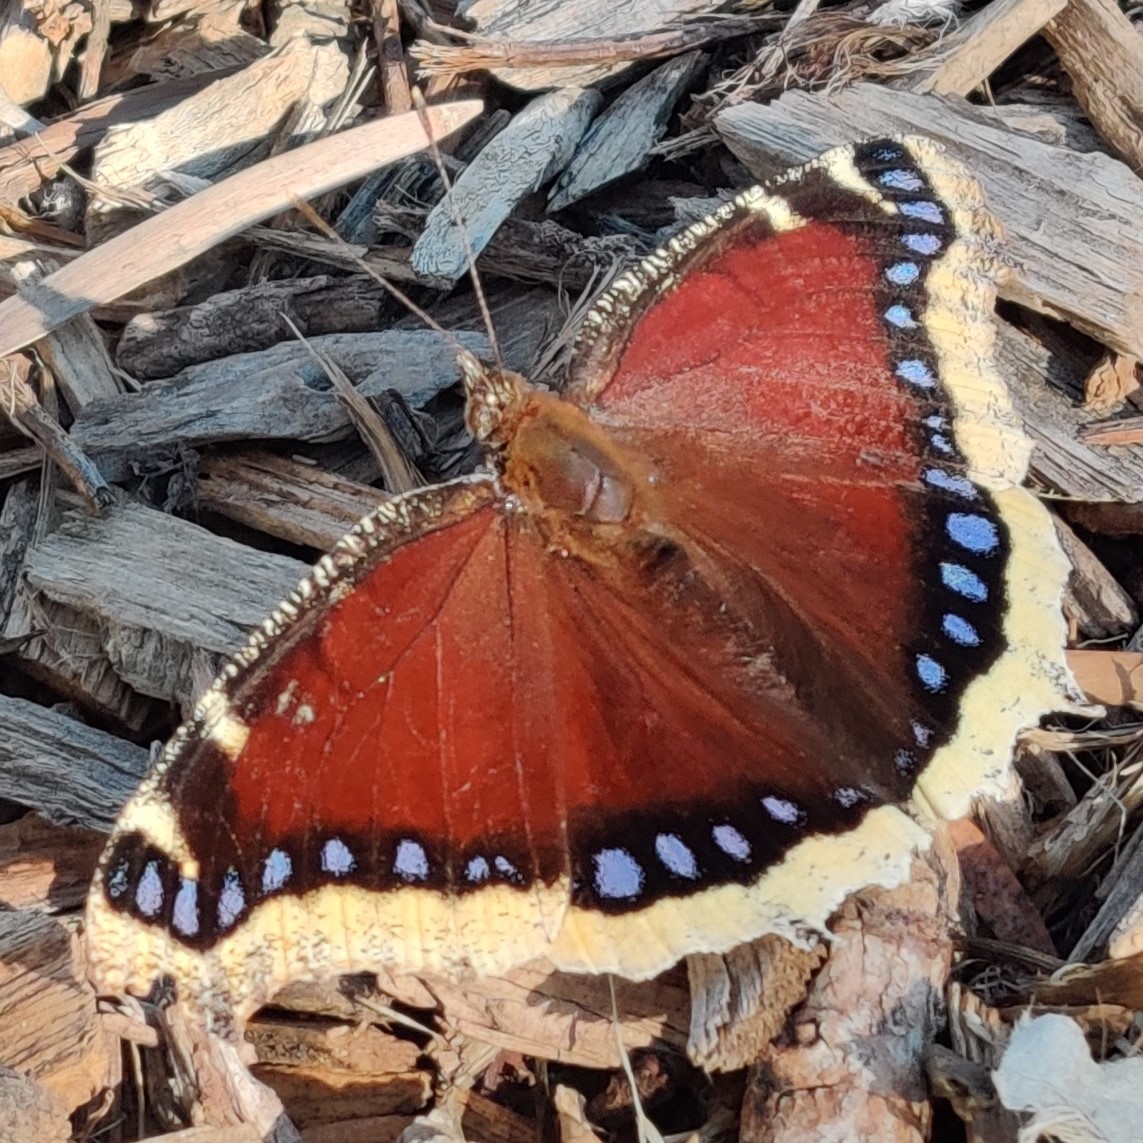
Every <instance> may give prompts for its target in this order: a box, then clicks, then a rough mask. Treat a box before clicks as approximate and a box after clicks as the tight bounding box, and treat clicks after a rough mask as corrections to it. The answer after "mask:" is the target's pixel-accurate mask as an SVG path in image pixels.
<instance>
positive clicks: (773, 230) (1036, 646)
mask: <svg viewBox="0 0 1143 1143" xmlns="http://www.w3.org/2000/svg"><path fill="white" fill-rule="evenodd" d="M997 236H998V233H997V226H996V223H995V222H994V220H993V219H992V217H991V216H990V215H989V214H988V212H987V211H986V209H985V207H984V204H983V200H982V196H981V192H980V189H979V187H978V185H977V184H976V183H975V182H974V181H973V180H972V179H971V178H970V177H969V176H968V175H967V174H966V173H965V172H964V171H963V170H962V169H961V168H960V167H959V166H958V165H957V164H956V163H955V162H953V161H952V160H951V159H949V158H948V157H947V156H946V155H945V154H944V153H943V151H942V150H941V149H940V148H939V147H937V146H936V145H935V144H933V143H930V142H928V141H925V140H922V139H904V140H897V141H880V142H874V143H869V144H865V145H860V146H857V147H850V148H842V149H838V150H834V151H830V152H828V153H827V154H825V155H823V156H822V157H821V158H820V159H818V160H817V161H816V162H814V163H811V164H810V165H809V166H807V167H805V168H803V169H801V170H798V171H795V172H793V173H791V174H789V175H787V176H785V177H784V178H782V179H780V180H778V181H777V182H775V183H773V184H771V185H770V186H768V187H765V188H755V189H753V190H749V191H746V192H745V193H743V194H742V195H740V196H739V197H738V198H737V199H735V200H734V201H733V202H731V203H728V204H727V205H726V206H724V207H722V208H721V209H719V210H718V211H717V212H716V213H715V214H714V215H712V216H711V217H710V218H709V219H707V220H706V221H704V222H701V223H698V224H697V225H695V226H692V227H691V228H690V229H689V230H687V231H685V232H683V233H682V234H680V235H679V236H678V237H677V238H674V239H673V240H672V241H671V242H670V243H669V244H668V245H667V246H666V247H665V248H664V249H662V250H659V251H657V252H656V253H655V254H653V255H651V256H650V257H649V258H647V259H646V260H644V261H643V262H642V263H641V264H639V265H638V266H637V267H636V268H635V269H633V270H632V271H630V272H629V273H627V274H626V275H624V276H623V277H622V278H620V279H619V280H618V281H617V282H616V283H615V285H614V286H613V287H612V288H611V289H610V290H609V291H608V292H607V293H606V294H605V295H604V296H603V297H602V298H601V299H600V300H599V302H598V303H597V304H596V306H595V307H594V309H593V310H592V312H591V313H590V314H589V315H588V317H587V319H586V321H585V323H584V327H583V330H582V333H581V336H580V342H579V347H578V350H577V354H576V357H575V359H574V362H573V364H572V367H571V371H570V375H569V379H568V383H567V387H566V390H565V392H564V395H563V398H562V399H560V398H557V397H555V396H553V395H551V394H548V393H544V392H540V391H537V390H535V389H531V388H529V387H528V386H527V385H526V383H525V382H524V381H523V380H522V379H520V378H518V377H516V376H514V375H511V374H508V373H504V372H500V371H496V370H492V369H487V368H484V367H481V366H479V365H478V364H477V363H476V362H475V361H473V360H465V361H463V362H462V366H463V368H464V371H465V374H466V384H467V387H468V393H469V422H470V425H471V426H472V427H473V429H474V431H475V432H476V434H477V436H478V437H479V438H480V439H481V440H482V441H483V442H484V444H485V446H486V450H487V458H488V467H489V471H488V472H485V473H481V474H479V475H477V476H474V477H470V478H466V479H462V480H455V481H452V482H451V483H448V484H445V485H442V486H440V487H437V488H430V489H426V490H420V491H416V492H413V493H411V494H409V495H406V496H402V497H400V498H398V499H396V500H394V501H391V502H390V503H387V504H385V505H384V506H382V507H381V508H379V509H378V510H377V511H376V512H374V513H373V514H372V515H370V516H368V517H366V518H365V519H364V520H362V521H361V523H360V524H358V525H357V527H355V528H354V529H353V531H352V532H350V533H349V535H348V536H346V537H345V539H343V540H342V541H341V542H340V543H339V544H338V546H337V547H336V548H335V549H334V551H333V552H332V553H331V554H330V555H328V556H326V557H325V558H323V559H322V560H321V561H320V562H319V563H318V564H317V566H316V567H315V568H314V570H313V573H312V574H311V575H310V577H309V578H307V579H306V580H304V581H303V582H302V583H301V584H300V585H299V587H298V589H297V591H296V592H295V593H294V594H293V595H291V596H290V598H289V599H287V600H285V601H284V602H283V603H281V604H280V605H279V606H278V608H277V609H276V610H275V611H274V612H273V614H272V616H271V618H270V619H268V620H267V621H266V623H265V624H264V625H263V628H262V630H261V631H258V632H256V633H255V634H254V637H253V638H252V639H251V641H250V643H249V645H248V646H247V647H246V649H245V650H243V651H241V652H240V653H239V654H238V655H237V656H236V658H235V659H234V660H233V662H231V663H230V664H229V665H228V666H227V667H226V669H225V670H224V672H223V674H222V676H221V678H219V680H218V681H217V682H216V683H215V684H214V686H213V687H212V688H211V689H210V690H209V691H208V692H207V694H206V695H205V697H204V698H203V700H202V702H201V703H200V705H199V707H198V709H197V710H196V712H195V714H194V717H193V718H192V720H191V721H190V722H189V723H187V724H186V725H184V726H182V727H181V728H180V729H179V730H178V731H177V732H176V734H175V736H174V738H173V740H172V741H171V743H170V744H169V745H168V747H167V749H166V751H165V753H164V754H163V756H162V758H161V760H160V762H159V763H158V765H157V766H156V767H155V769H154V771H153V772H152V774H151V775H150V776H149V777H148V778H147V779H146V781H145V782H144V783H143V785H142V786H141V787H140V789H139V791H138V793H137V794H136V795H135V796H134V797H133V798H132V799H131V801H130V802H129V803H128V805H127V806H126V808H125V809H124V811H123V814H122V816H121V818H120V820H119V823H118V824H117V826H116V827H115V831H114V834H113V835H112V837H111V840H110V843H109V845H108V848H107V851H106V854H105V856H104V858H103V861H102V863H101V866H100V869H99V873H98V876H97V878H96V882H95V885H94V887H93V890H92V893H91V897H90V901H89V908H88V932H89V947H90V957H91V966H92V971H93V975H94V979H95V982H96V983H97V985H98V986H99V987H100V988H101V989H103V990H105V991H110V992H117V991H123V990H130V991H145V990H147V989H148V988H149V987H150V986H151V985H152V983H153V981H154V980H155V979H156V977H158V976H159V975H161V974H164V973H169V974H172V975H173V976H174V977H175V979H176V981H177V982H178V984H179V986H180V988H181V989H182V990H183V992H184V994H186V995H187V996H188V997H189V998H190V999H191V1001H192V1002H194V1003H196V1004H198V1005H199V1006H201V1007H202V1008H203V1009H204V1010H205V1011H206V1012H207V1013H208V1015H210V1016H211V1017H212V1019H213V1020H214V1022H215V1024H216V1026H223V1027H225V1026H226V1022H227V1020H228V1018H229V1016H230V1014H231V1013H233V1014H234V1015H236V1016H237V1017H238V1018H239V1019H243V1018H245V1016H247V1015H248V1014H249V1013H250V1012H251V1011H252V1010H253V1008H254V1007H256V1006H257V1005H258V1004H259V1003H261V1002H263V1001H265V1000H266V999H268V998H269V997H270V996H271V995H272V994H273V993H274V992H276V991H277V990H278V989H279V988H280V987H281V986H282V985H284V984H285V983H286V982H288V981H291V980H297V979H300V978H312V977H316V976H325V975H331V974H334V973H338V972H346V971H353V970H361V969H376V968H381V967H388V968H393V969H396V970H399V971H409V972H428V973H448V974H452V975H456V974H461V973H466V972H475V973H495V972H501V971H503V970H505V969H507V968H509V967H510V966H512V965H515V964H518V963H521V962H524V961H527V960H530V959H533V958H537V957H546V958H547V959H548V960H549V961H550V962H552V963H553V964H555V965H556V966H558V967H560V968H563V969H568V970H574V971H586V972H599V971H605V970H606V971H613V972H616V973H619V974H622V975H624V976H628V977H635V978H639V977H647V976H649V975H652V974H654V973H656V972H659V971H660V970H662V969H664V968H666V967H667V966H669V965H671V964H672V963H674V962H675V961H677V960H678V959H679V958H680V957H682V956H684V955H685V954H687V953H691V952H695V951H707V952H718V951H722V950H725V949H727V948H729V947H731V946H732V945H734V944H737V943H740V942H742V941H745V940H748V939H750V938H753V937H756V936H758V935H759V934H761V933H764V932H782V933H790V932H793V931H795V930H796V929H797V927H798V926H801V925H808V926H821V925H822V924H823V923H824V922H825V920H826V918H827V917H828V915H829V914H830V912H831V911H832V910H833V909H835V908H836V906H837V905H838V904H839V903H840V901H841V900H842V899H843V898H844V897H845V896H846V895H847V894H848V893H850V892H852V891H853V890H855V889H857V888H860V887H862V886H865V885H869V884H895V883H897V882H899V881H900V880H901V879H902V878H903V876H904V875H905V872H906V870H907V868H908V863H909V860H910V856H911V854H912V852H913V851H914V850H915V848H916V847H917V846H919V845H922V844H923V843H924V840H925V838H926V836H927V835H926V833H925V831H924V829H923V828H922V825H923V823H924V822H925V821H926V820H931V819H932V817H933V816H954V815H960V814H962V813H963V812H965V810H966V809H967V806H968V802H969V799H970V798H971V796H972V795H973V794H974V792H977V791H979V790H981V789H984V788H987V787H989V786H990V785H995V784H996V782H997V781H998V780H999V779H1001V778H1002V777H1003V776H1004V774H1005V770H1006V767H1007V764H1008V756H1009V753H1010V750H1011V746H1012V742H1013V738H1014V736H1015V734H1016V732H1017V731H1018V730H1019V729H1021V728H1022V727H1025V726H1027V725H1029V724H1031V723H1034V722H1035V721H1036V720H1037V719H1038V718H1039V717H1040V716H1041V714H1043V713H1044V712H1046V711H1049V710H1052V709H1060V708H1062V707H1066V706H1067V705H1069V704H1068V700H1067V695H1068V693H1069V680H1068V677H1067V672H1066V669H1065V667H1064V666H1063V652H1062V644H1063V625H1062V619H1061V615H1060V609H1059V596H1060V592H1061V587H1062V583H1063V580H1064V575H1065V564H1064V561H1063V557H1062V556H1061V554H1060V552H1059V550H1058V548H1057V545H1056V542H1055V538H1054V533H1053V530H1052V526H1051V524H1050V521H1049V519H1048V517H1047V515H1046V513H1045V512H1044V511H1043V509H1042V508H1041V506H1040V505H1039V503H1038V502H1037V501H1036V500H1035V499H1034V498H1033V497H1032V496H1031V495H1030V494H1029V493H1027V492H1025V491H1023V490H1022V489H1021V488H1020V487H1019V484H1020V481H1021V479H1022V478H1023V476H1024V473H1025V467H1026V463H1027V457H1028V452H1029V445H1028V442H1027V441H1026V440H1025V438H1024V437H1023V435H1022V432H1021V430H1020V427H1019V424H1018V422H1017V419H1016V417H1015V415H1014V414H1013V412H1012V410H1011V407H1010V405H1009V402H1008V398H1007V395H1006V392H1005V389H1004V387H1003V386H1002V384H1001V383H1000V380H999V379H998V377H997V375H996V372H995V368H994V365H993V361H992V339H993V332H992V326H991V309H992V303H993V298H994V285H993V273H994V264H995V263H994V254H993V250H992V248H993V245H994V242H995V240H996V238H997ZM898 807H904V808H903V809H902V808H898ZM918 823H921V824H918Z"/></svg>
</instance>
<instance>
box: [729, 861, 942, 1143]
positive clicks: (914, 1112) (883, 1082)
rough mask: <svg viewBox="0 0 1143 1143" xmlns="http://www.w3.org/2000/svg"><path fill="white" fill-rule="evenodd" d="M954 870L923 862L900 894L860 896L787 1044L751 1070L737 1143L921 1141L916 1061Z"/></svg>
mask: <svg viewBox="0 0 1143 1143" xmlns="http://www.w3.org/2000/svg"><path fill="white" fill-rule="evenodd" d="M953 882H955V873H950V872H946V871H945V870H938V867H936V866H935V865H934V864H930V862H929V860H923V859H920V858H918V859H917V861H916V862H915V863H914V872H913V876H912V878H911V880H909V881H908V882H906V883H905V884H904V885H902V886H900V887H899V888H897V889H892V890H885V889H870V890H868V891H867V892H863V893H859V894H855V895H854V896H853V897H851V898H850V899H849V900H848V901H847V902H846V904H845V905H844V906H843V907H842V909H841V911H840V912H839V914H838V915H837V917H836V919H835V921H834V922H833V924H832V925H831V931H832V933H833V939H832V941H831V942H830V956H829V959H828V960H827V961H826V963H825V966H824V967H823V968H822V970H821V972H820V973H819V974H818V976H817V978H816V979H815V981H814V983H813V985H812V987H811V989H810V995H809V998H808V1000H807V1001H806V1003H805V1005H804V1006H803V1007H802V1008H801V1009H800V1010H799V1012H798V1013H797V1015H796V1016H795V1018H794V1025H793V1028H792V1030H791V1033H790V1035H789V1037H788V1039H787V1040H786V1041H785V1042H784V1043H781V1044H778V1045H775V1046H774V1048H773V1049H771V1050H770V1051H768V1052H767V1053H765V1054H764V1055H763V1057H762V1058H761V1059H760V1060H759V1062H758V1063H757V1064H756V1065H755V1067H754V1068H753V1069H752V1070H751V1075H750V1082H749V1085H748V1087H747V1091H746V1096H745V1098H744V1100H743V1107H742V1131H741V1136H740V1139H741V1143H763V1141H764V1143H795V1141H796V1143H804V1140H807V1139H813V1140H815V1143H832V1141H834V1140H836V1141H838V1143H841V1141H843V1140H844V1141H847V1143H848V1141H852V1140H854V1139H876V1140H877V1141H878V1143H921V1140H923V1139H926V1138H927V1133H928V1128H929V1120H930V1108H929V1104H928V1101H927V1089H926V1086H925V1082H924V1072H923V1055H924V1050H925V1047H926V1046H927V1044H928V1043H930V1042H931V1041H932V1038H933V1036H934V1034H935V1031H936V1027H937V1023H936V1013H937V1012H939V1011H940V1010H941V1008H942V1005H943V1000H942V997H943V992H944V984H945V980H946V978H947V976H948V971H949V966H950V963H951V958H952V943H951V939H950V936H949V917H948V906H947V900H948V894H949V892H950V890H951V891H952V893H953V895H954V896H955V891H956V886H955V884H954V883H953Z"/></svg>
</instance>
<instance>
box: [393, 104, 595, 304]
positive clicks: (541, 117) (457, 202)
mask: <svg viewBox="0 0 1143 1143" xmlns="http://www.w3.org/2000/svg"><path fill="white" fill-rule="evenodd" d="M601 102H602V97H601V96H600V94H599V92H598V91H595V90H594V89H593V88H576V87H573V88H567V89H565V90H562V91H553V92H551V93H549V94H548V95H541V96H538V97H537V98H535V99H533V100H532V102H531V103H529V104H528V106H527V107H525V108H524V110H523V111H521V112H520V113H519V114H518V115H517V116H516V117H515V118H514V119H513V120H512V122H511V123H509V124H508V126H507V127H505V128H504V130H503V131H501V132H500V133H499V134H498V135H497V136H496V137H495V138H494V139H493V140H492V141H491V142H490V143H489V144H488V146H486V147H485V148H484V150H482V151H481V152H480V154H479V155H477V156H476V158H475V159H473V160H472V162H471V163H469V165H468V166H467V167H466V168H465V170H464V171H463V172H462V173H461V175H460V177H459V178H458V179H457V180H456V183H455V184H454V185H453V188H452V193H451V194H449V195H446V196H445V198H443V199H442V200H441V201H440V202H439V203H437V205H436V206H435V207H434V208H433V210H432V212H431V213H430V214H429V217H428V220H427V221H426V223H425V230H424V233H423V234H422V235H421V237H420V238H419V239H418V240H417V244H416V245H415V246H414V247H413V253H412V256H411V258H410V265H411V266H412V268H413V270H414V271H416V273H418V274H420V275H422V276H424V277H426V278H429V279H432V280H436V281H440V282H447V283H452V282H455V281H456V280H457V279H458V278H459V277H460V276H461V275H462V274H464V273H465V271H466V270H467V269H468V256H467V252H466V250H465V242H466V241H467V244H468V248H469V250H470V251H471V253H472V256H473V257H475V256H476V255H478V254H479V253H480V251H481V250H483V249H484V247H485V246H487V245H488V242H489V240H490V239H491V238H492V236H493V234H495V233H496V230H497V228H498V227H499V226H500V224H501V223H502V222H503V221H504V220H505V219H506V218H507V217H508V216H509V215H510V214H511V213H512V211H513V210H514V209H515V208H516V206H517V205H518V204H519V203H520V202H521V200H523V199H524V198H526V197H527V196H528V195H530V194H532V193H533V192H534V191H536V190H539V188H540V187H542V186H543V185H544V184H545V183H546V182H548V181H549V180H551V179H553V178H554V177H555V176H556V175H558V174H559V173H560V171H562V170H563V169H564V167H565V166H566V165H567V163H568V160H569V159H570V158H571V157H572V153H573V152H574V150H575V147H576V144H577V143H579V141H580V139H581V138H582V137H583V133H584V132H585V131H586V130H587V127H588V124H589V123H590V122H591V120H592V117H593V116H594V115H595V113H596V112H597V111H598V110H599V106H600V103H601ZM458 220H459V221H460V223H461V225H462V226H463V230H461V229H460V228H459V227H458V225H457V222H458Z"/></svg>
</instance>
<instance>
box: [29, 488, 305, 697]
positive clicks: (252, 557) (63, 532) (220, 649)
mask: <svg viewBox="0 0 1143 1143" xmlns="http://www.w3.org/2000/svg"><path fill="white" fill-rule="evenodd" d="M306 571H307V568H306V565H305V564H303V563H301V562H300V561H298V560H293V559H289V558H288V557H286V556H279V555H272V554H269V553H266V552H258V551H255V550H254V549H252V548H248V547H246V546H244V545H243V544H238V543H235V541H233V540H229V539H226V538H225V537H222V536H216V535H214V533H212V532H208V531H206V529H204V528H200V527H198V525H196V524H191V523H189V522H188V521H186V520H180V519H177V518H176V517H174V516H167V515H164V514H163V513H162V512H157V511H155V510H154V509H151V508H146V507H144V506H143V505H140V504H133V503H125V504H121V505H117V506H115V507H113V508H110V509H108V510H107V511H106V512H105V513H104V514H103V516H101V517H93V516H88V515H86V514H84V513H82V512H75V511H72V512H67V513H65V514H64V516H63V517H62V519H61V521H60V524H59V527H58V528H57V529H56V530H55V531H54V532H52V533H51V534H50V535H49V536H47V537H46V538H45V539H44V540H43V541H42V542H41V543H39V544H38V545H37V546H36V547H34V548H33V549H32V550H31V551H30V552H29V555H28V559H27V563H26V571H25V579H26V583H27V585H28V587H29V588H30V589H31V590H32V591H33V592H34V593H35V594H36V595H37V596H38V597H41V598H42V599H44V600H46V601H48V602H54V603H61V604H64V605H66V606H67V607H69V608H71V609H72V610H73V611H75V612H76V613H78V614H80V615H82V616H86V617H87V618H88V619H89V620H90V621H91V622H93V623H94V624H95V625H96V626H97V628H98V630H99V632H100V636H101V640H100V641H101V648H102V651H103V653H104V654H105V655H106V656H107V657H108V659H109V660H110V662H111V663H112V665H113V666H114V668H115V670H116V672H117V673H118V675H119V676H120V678H122V679H123V680H124V681H125V682H126V683H128V684H129V685H130V686H132V687H134V688H135V689H136V690H138V691H140V692H142V693H143V694H145V695H152V696H154V697H156V698H162V699H167V700H174V701H176V702H179V703H181V704H182V706H183V707H184V709H186V708H189V707H190V706H191V705H193V702H194V700H195V698H196V697H197V695H198V694H199V693H201V691H202V690H203V688H204V687H205V686H206V685H207V684H208V683H209V682H210V680H211V679H212V678H213V677H214V675H215V674H217V672H218V668H219V666H220V665H221V660H222V658H223V657H224V656H226V655H229V654H232V653H233V652H234V651H236V650H237V649H238V648H239V646H241V644H242V643H243V641H244V638H245V636H246V634H247V633H248V632H249V631H250V630H251V629H252V628H254V627H256V626H257V625H258V624H259V623H261V621H262V620H263V619H265V617H266V615H267V614H268V613H269V611H270V610H271V609H272V608H273V607H274V605H275V604H276V603H277V602H278V601H279V600H280V599H282V598H283V597H284V596H285V595H287V594H288V593H289V592H290V591H291V590H293V588H294V587H295V586H296V585H297V583H298V581H299V580H300V579H301V578H302V576H303V575H304V574H305V572H306Z"/></svg>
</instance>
